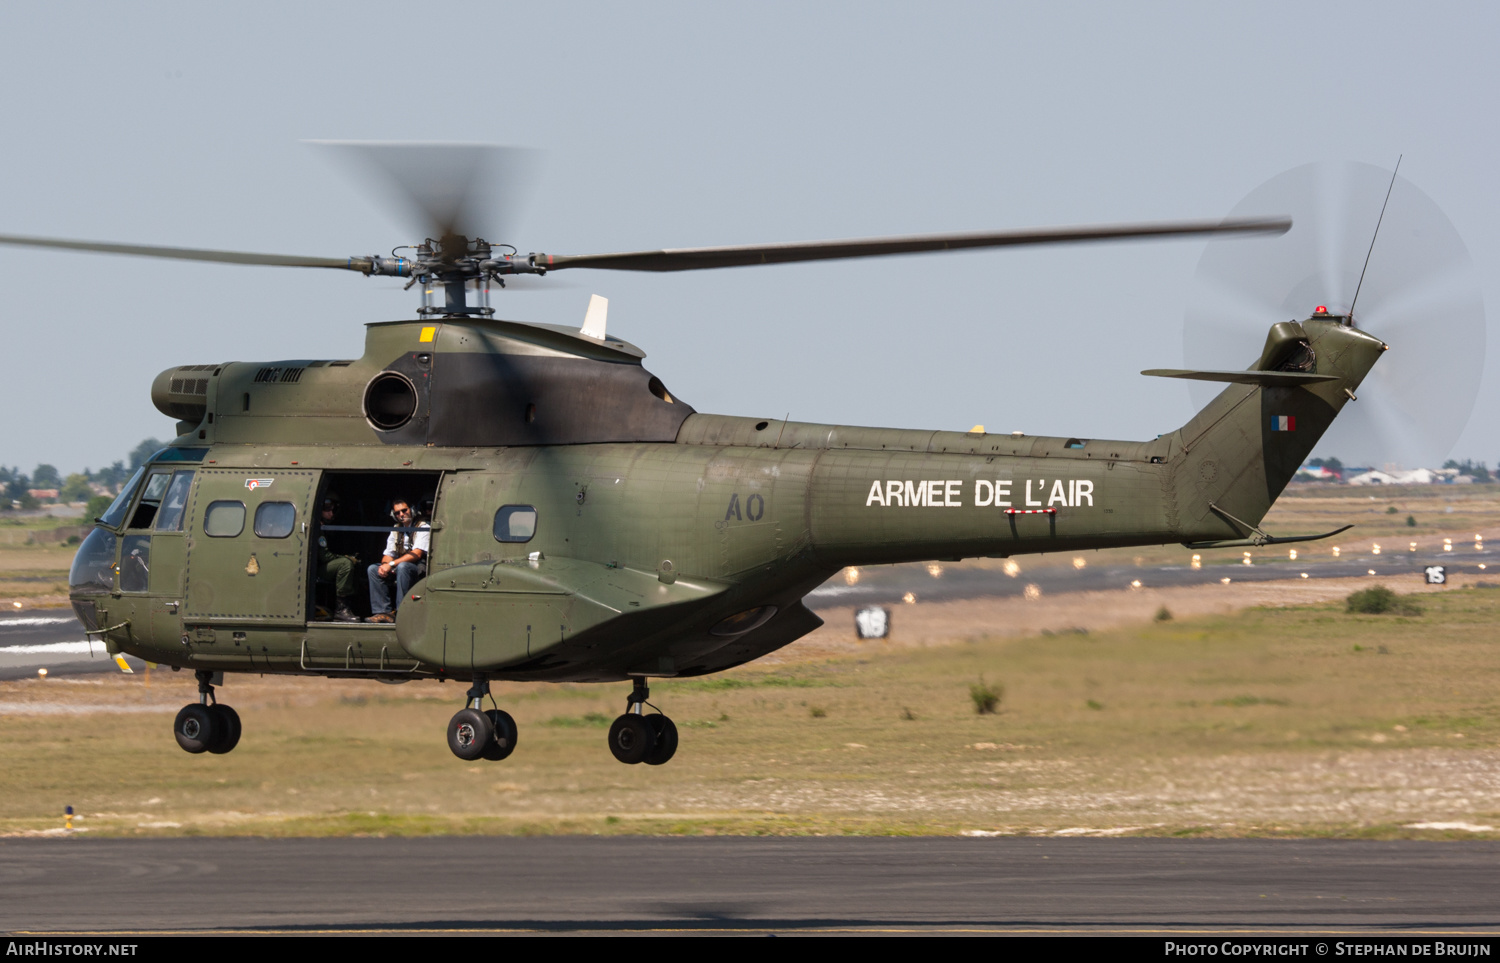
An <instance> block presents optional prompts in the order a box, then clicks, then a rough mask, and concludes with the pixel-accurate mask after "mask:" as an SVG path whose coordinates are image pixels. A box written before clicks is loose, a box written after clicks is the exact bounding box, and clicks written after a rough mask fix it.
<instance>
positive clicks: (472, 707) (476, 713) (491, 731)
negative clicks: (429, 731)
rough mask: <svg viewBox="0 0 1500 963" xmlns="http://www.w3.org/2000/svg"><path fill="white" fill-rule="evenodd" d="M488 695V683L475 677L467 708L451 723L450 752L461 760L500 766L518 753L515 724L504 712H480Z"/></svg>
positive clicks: (450, 721)
mask: <svg viewBox="0 0 1500 963" xmlns="http://www.w3.org/2000/svg"><path fill="white" fill-rule="evenodd" d="M489 694H490V683H489V680H488V679H486V678H485V677H484V676H482V675H478V674H476V675H475V676H474V681H473V684H471V685H470V686H469V692H468V701H467V702H466V703H465V705H464V708H462V709H460V710H458V712H456V713H454V715H453V718H452V719H449V720H448V748H449V749H452V750H453V754H454V755H455V756H457V757H458V758H460V759H466V760H469V761H470V762H472V761H474V760H475V759H488V760H489V761H491V762H499V761H500V760H501V759H504V758H505V757H506V756H508V755H510V754H511V753H512V752H515V750H516V720H514V719H512V718H511V716H510V713H509V712H506V711H505V710H504V709H483V708H481V706H483V705H484V697H485V696H487V695H489Z"/></svg>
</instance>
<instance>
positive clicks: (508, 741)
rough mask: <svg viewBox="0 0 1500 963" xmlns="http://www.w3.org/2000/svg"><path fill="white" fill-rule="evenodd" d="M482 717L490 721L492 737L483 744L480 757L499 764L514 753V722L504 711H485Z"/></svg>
mask: <svg viewBox="0 0 1500 963" xmlns="http://www.w3.org/2000/svg"><path fill="white" fill-rule="evenodd" d="M484 715H485V718H487V719H489V720H490V729H491V730H492V731H493V732H494V735H493V736H491V737H490V741H489V742H487V743H485V744H484V752H483V753H481V755H482V756H484V758H486V759H488V760H489V761H490V762H499V761H500V760H501V759H504V758H505V757H506V756H508V755H510V754H511V753H513V752H515V751H516V720H514V719H512V718H511V717H510V713H509V712H506V711H505V710H504V709H486V710H485V712H484Z"/></svg>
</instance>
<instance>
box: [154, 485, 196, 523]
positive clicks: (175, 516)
mask: <svg viewBox="0 0 1500 963" xmlns="http://www.w3.org/2000/svg"><path fill="white" fill-rule="evenodd" d="M192 487H193V473H192V472H190V471H180V472H177V473H176V474H174V475H173V476H172V484H171V485H169V486H167V495H166V497H165V498H163V499H162V502H161V510H160V511H158V512H157V513H156V530H157V531H158V532H180V531H182V515H183V512H184V511H185V510H186V509H187V499H188V490H189V489H191V488H192Z"/></svg>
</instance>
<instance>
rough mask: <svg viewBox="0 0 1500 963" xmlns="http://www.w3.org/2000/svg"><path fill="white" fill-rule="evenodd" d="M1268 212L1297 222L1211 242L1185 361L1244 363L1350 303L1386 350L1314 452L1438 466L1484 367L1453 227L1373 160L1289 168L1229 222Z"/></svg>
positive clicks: (1471, 272) (1197, 397)
mask: <svg viewBox="0 0 1500 963" xmlns="http://www.w3.org/2000/svg"><path fill="white" fill-rule="evenodd" d="M1388 190H1389V193H1390V201H1389V204H1388V205H1387V206H1386V207H1385V214H1384V219H1383V220H1381V209H1382V205H1383V204H1384V202H1385V197H1386V194H1387V191H1388ZM1268 212H1274V213H1276V214H1287V215H1291V217H1292V224H1293V226H1292V229H1291V230H1290V231H1289V232H1287V233H1286V234H1284V235H1282V236H1281V237H1277V238H1270V239H1261V240H1256V241H1249V242H1245V243H1241V244H1235V245H1219V244H1210V245H1209V246H1208V248H1207V249H1206V250H1205V252H1204V254H1203V257H1202V259H1201V260H1199V262H1198V269H1197V273H1196V275H1195V277H1194V285H1193V290H1192V294H1191V297H1190V298H1189V301H1188V307H1187V311H1186V315H1185V317H1184V321H1183V336H1182V341H1183V357H1184V361H1185V365H1186V367H1189V368H1208V369H1223V368H1233V367H1240V366H1243V365H1245V364H1247V363H1248V362H1249V361H1250V360H1252V359H1254V358H1255V357H1257V356H1258V355H1259V353H1260V351H1261V347H1262V345H1263V342H1264V340H1265V336H1266V329H1267V327H1269V326H1270V325H1271V324H1274V323H1275V322H1278V321H1287V320H1293V319H1295V320H1302V319H1305V318H1307V317H1308V316H1309V315H1311V314H1312V313H1313V311H1314V310H1315V309H1316V308H1317V307H1318V306H1320V305H1323V306H1326V307H1327V308H1328V311H1329V312H1330V313H1332V314H1347V313H1349V311H1350V307H1351V305H1352V306H1353V312H1354V324H1355V326H1356V327H1358V328H1360V329H1361V330H1364V331H1368V332H1369V333H1370V334H1373V335H1375V336H1376V337H1378V338H1380V339H1381V340H1382V341H1385V342H1386V343H1387V344H1389V345H1390V346H1391V350H1390V351H1389V352H1388V353H1387V354H1386V355H1385V357H1383V358H1381V360H1380V363H1379V364H1377V365H1376V366H1375V368H1374V370H1373V371H1372V372H1371V373H1370V375H1369V377H1368V378H1367V379H1366V380H1365V382H1364V384H1363V386H1362V387H1361V388H1360V390H1359V392H1358V394H1359V400H1358V402H1356V403H1353V404H1350V405H1348V406H1347V407H1345V408H1344V410H1343V413H1342V414H1341V415H1340V416H1339V418H1338V420H1337V421H1335V422H1334V424H1333V427H1332V428H1330V429H1329V431H1328V434H1327V435H1326V436H1325V437H1324V438H1323V439H1322V440H1321V441H1320V442H1319V443H1318V446H1317V451H1318V452H1319V453H1326V454H1330V455H1335V456H1337V457H1338V458H1339V459H1340V460H1341V461H1343V462H1344V463H1345V464H1348V465H1375V466H1381V465H1385V464H1387V463H1397V464H1401V465H1404V466H1406V467H1418V466H1421V467H1428V468H1436V467H1438V466H1439V465H1440V464H1441V463H1442V462H1443V460H1444V459H1446V458H1447V457H1448V456H1449V454H1450V452H1451V451H1452V449H1453V445H1454V444H1455V443H1456V442H1457V441H1458V438H1459V435H1460V434H1462V432H1463V429H1464V426H1465V425H1466V424H1467V423H1468V420H1469V415H1470V413H1471V412H1472V410H1473V408H1474V401H1475V398H1476V397H1477V396H1478V393H1479V384H1480V380H1481V378H1482V377H1483V374H1484V353H1485V335H1486V330H1485V317H1484V301H1483V297H1482V294H1481V288H1480V284H1479V278H1478V274H1477V272H1476V271H1475V269H1474V264H1473V261H1472V260H1471V259H1470V257H1469V252H1468V249H1467V248H1466V247H1465V246H1464V243H1463V240H1462V238H1460V237H1459V235H1458V231H1457V230H1456V229H1455V228H1454V226H1453V224H1452V222H1451V221H1449V220H1448V218H1447V216H1446V215H1444V214H1443V212H1442V210H1441V209H1440V208H1439V207H1438V206H1437V204H1436V203H1435V202H1434V201H1433V200H1432V199H1431V198H1430V197H1428V196H1427V195H1426V194H1424V193H1422V191H1421V190H1420V189H1418V188H1417V187H1416V186H1415V185H1414V184H1412V183H1411V182H1410V181H1408V180H1406V179H1404V178H1401V177H1399V176H1398V177H1397V178H1396V179H1395V183H1394V186H1393V185H1392V181H1391V174H1390V172H1389V171H1387V170H1382V169H1381V168H1379V167H1375V166H1373V165H1370V164H1355V163H1347V164H1308V165H1305V166H1303V167H1297V168H1294V169H1292V170H1289V171H1287V172H1285V173H1283V174H1280V175H1278V176H1276V177H1274V178H1272V179H1271V180H1269V181H1267V182H1266V183H1264V184H1262V185H1261V186H1260V187H1258V188H1256V189H1255V190H1254V191H1252V192H1250V194H1249V195H1247V196H1246V197H1245V199H1244V200H1242V201H1241V202H1240V203H1239V204H1238V205H1237V206H1236V207H1235V208H1234V211H1233V212H1232V213H1231V214H1230V217H1236V218H1237V217H1247V216H1253V215H1256V214H1263V213H1268ZM1377 221H1378V222H1380V229H1379V236H1378V237H1376V236H1375V235H1376V223H1377ZM1372 237H1375V243H1374V247H1373V249H1372V248H1371V244H1370V242H1371V238H1372ZM1367 255H1368V258H1369V266H1368V268H1367V269H1364V265H1365V260H1366V256H1367ZM1362 269H1364V281H1363V285H1362V286H1361V283H1360V273H1361V270H1362ZM1356 289H1357V290H1358V301H1357V302H1356V301H1355V292H1356ZM1189 390H1190V391H1191V393H1192V397H1193V402H1194V405H1195V406H1196V407H1200V408H1201V407H1202V406H1203V405H1205V404H1207V403H1208V401H1209V400H1210V399H1211V398H1212V397H1213V395H1214V394H1215V388H1214V387H1213V386H1211V385H1207V384H1202V383H1194V384H1191V385H1189Z"/></svg>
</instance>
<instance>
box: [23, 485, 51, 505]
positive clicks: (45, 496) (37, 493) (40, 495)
mask: <svg viewBox="0 0 1500 963" xmlns="http://www.w3.org/2000/svg"><path fill="white" fill-rule="evenodd" d="M26 494H28V495H30V496H31V497H32V498H35V499H36V500H37V501H39V502H55V501H57V489H56V488H29V489H27V490H26Z"/></svg>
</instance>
